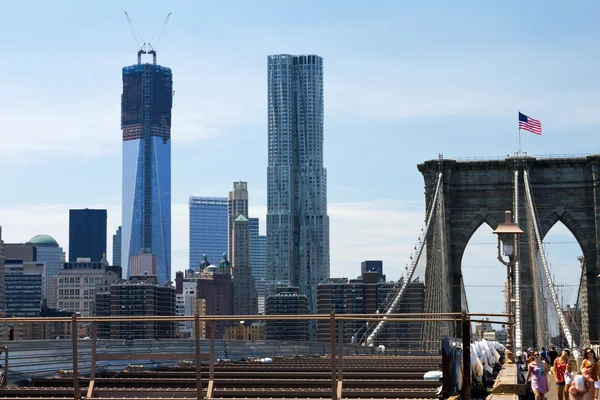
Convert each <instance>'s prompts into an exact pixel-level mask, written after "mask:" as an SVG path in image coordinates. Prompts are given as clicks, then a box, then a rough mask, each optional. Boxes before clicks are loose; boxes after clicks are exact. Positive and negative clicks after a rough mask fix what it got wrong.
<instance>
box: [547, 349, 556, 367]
mask: <svg viewBox="0 0 600 400" xmlns="http://www.w3.org/2000/svg"><path fill="white" fill-rule="evenodd" d="M557 358H558V352H557V351H556V346H551V347H550V351H549V352H548V363H549V364H550V365H554V360H556V359H557Z"/></svg>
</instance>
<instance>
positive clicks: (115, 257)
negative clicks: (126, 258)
mask: <svg viewBox="0 0 600 400" xmlns="http://www.w3.org/2000/svg"><path fill="white" fill-rule="evenodd" d="M122 233H123V228H121V227H119V228H117V231H116V232H115V234H114V235H113V241H112V265H121V262H122V260H121V240H122V236H123V235H122Z"/></svg>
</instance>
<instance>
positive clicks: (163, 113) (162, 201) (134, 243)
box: [121, 50, 173, 284]
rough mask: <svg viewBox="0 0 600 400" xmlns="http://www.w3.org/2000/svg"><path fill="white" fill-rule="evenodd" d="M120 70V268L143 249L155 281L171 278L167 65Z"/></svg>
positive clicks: (169, 82) (170, 91) (169, 78)
mask: <svg viewBox="0 0 600 400" xmlns="http://www.w3.org/2000/svg"><path fill="white" fill-rule="evenodd" d="M143 53H145V51H143V50H141V51H140V52H138V63H137V64H136V65H132V66H129V67H125V68H123V95H122V97H121V129H122V131H123V205H122V206H123V215H122V217H123V223H122V227H123V233H122V234H123V236H122V248H121V266H122V267H123V271H127V275H129V257H130V256H132V255H136V254H139V253H140V251H146V252H147V251H148V249H149V250H150V251H151V252H152V253H153V254H155V255H156V256H157V258H158V282H159V284H164V283H165V282H167V281H168V280H170V279H171V109H172V106H173V79H172V78H173V77H172V73H171V69H169V68H166V67H162V66H160V65H157V64H156V53H155V52H154V51H153V50H152V51H149V52H148V53H150V54H152V55H153V59H154V60H153V63H152V64H150V63H142V62H141V54H143Z"/></svg>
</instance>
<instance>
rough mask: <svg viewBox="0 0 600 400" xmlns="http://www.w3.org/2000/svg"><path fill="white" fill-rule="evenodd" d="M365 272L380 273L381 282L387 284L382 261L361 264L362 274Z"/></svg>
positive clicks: (369, 261) (368, 261)
mask: <svg viewBox="0 0 600 400" xmlns="http://www.w3.org/2000/svg"><path fill="white" fill-rule="evenodd" d="M365 272H377V273H379V281H380V282H385V275H384V274H383V261H381V260H377V261H374V260H367V261H363V262H362V263H360V273H361V274H364V273H365Z"/></svg>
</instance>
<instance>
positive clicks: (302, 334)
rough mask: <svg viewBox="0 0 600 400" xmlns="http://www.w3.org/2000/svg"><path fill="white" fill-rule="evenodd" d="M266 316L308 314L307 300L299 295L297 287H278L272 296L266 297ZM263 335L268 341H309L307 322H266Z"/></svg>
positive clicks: (304, 296)
mask: <svg viewBox="0 0 600 400" xmlns="http://www.w3.org/2000/svg"><path fill="white" fill-rule="evenodd" d="M265 314H266V315H304V314H308V299H307V297H306V295H303V294H300V289H298V288H297V287H292V286H290V287H278V288H277V289H276V293H275V294H274V295H269V296H268V297H267V304H266V308H265ZM265 335H266V338H267V339H268V340H301V341H307V340H308V339H309V336H310V335H309V322H308V320H273V321H267V322H266V326H265Z"/></svg>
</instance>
